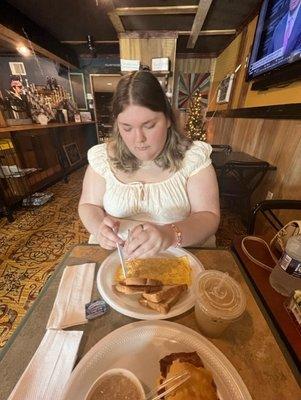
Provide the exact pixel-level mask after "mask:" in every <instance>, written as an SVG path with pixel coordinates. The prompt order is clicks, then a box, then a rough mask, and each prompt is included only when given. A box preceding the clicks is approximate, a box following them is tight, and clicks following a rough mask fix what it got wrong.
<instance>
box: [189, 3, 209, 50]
mask: <svg viewBox="0 0 301 400" xmlns="http://www.w3.org/2000/svg"><path fill="white" fill-rule="evenodd" d="M211 3H212V0H200V2H199V6H198V10H197V13H196V15H195V17H194V21H193V25H192V28H191V34H190V36H189V39H188V42H187V48H188V49H193V48H194V46H195V43H196V41H197V39H198V37H199V33H200V31H201V29H202V26H203V24H204V21H205V19H206V16H207V13H208V11H209V8H210V6H211Z"/></svg>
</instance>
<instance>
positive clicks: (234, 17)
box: [7, 0, 261, 57]
mask: <svg viewBox="0 0 301 400" xmlns="http://www.w3.org/2000/svg"><path fill="white" fill-rule="evenodd" d="M7 3H9V4H10V5H12V6H14V7H15V8H17V9H18V10H20V11H21V12H22V13H23V14H25V15H26V16H27V17H28V18H30V19H31V20H32V21H34V22H35V23H36V24H38V25H39V26H40V27H42V28H43V29H45V30H46V31H48V33H50V34H51V35H52V36H53V37H55V38H56V39H58V40H59V41H61V42H69V45H71V46H72V48H73V49H74V50H75V51H76V52H77V53H78V54H82V53H87V46H86V43H85V42H86V37H87V35H93V37H94V40H95V41H96V42H100V43H96V46H97V51H98V53H99V54H101V53H107V54H108V53H118V52H119V47H118V32H116V29H115V27H114V26H113V24H112V22H111V20H110V18H109V16H108V11H112V10H113V12H114V11H115V9H116V8H117V9H120V8H124V7H143V8H144V7H168V6H198V4H199V1H198V0H179V1H167V0H157V1H148V0H144V1H141V0H114V1H113V0H52V1H49V0H39V1H37V0H7ZM260 3H261V0H213V2H212V4H211V7H210V9H209V11H208V14H207V16H206V19H205V21H204V24H203V27H202V31H204V30H205V31H207V30H225V29H227V30H228V29H234V30H236V31H238V32H239V31H240V30H241V28H242V26H243V25H244V24H246V23H247V21H248V20H249V19H250V18H251V17H252V16H254V15H255V14H254V13H255V11H256V10H257V9H258V7H259V4H260ZM117 11H118V10H117ZM159 11H160V10H159ZM117 14H118V12H117ZM195 15H196V14H195V12H192V13H190V14H166V15H162V14H161V15H160V14H157V15H126V16H123V15H120V16H119V18H120V21H121V23H122V25H123V28H124V30H125V31H139V30H140V31H141V30H144V31H148V30H152V31H154V30H170V31H188V32H189V31H191V29H192V26H193V21H194V18H195ZM234 37H235V34H230V35H229V34H224V35H220V34H219V35H210V36H203V35H202V36H201V35H200V36H199V37H198V39H197V41H196V44H195V46H194V48H193V49H188V48H187V41H188V39H189V35H188V34H187V33H186V35H185V34H183V33H182V34H181V33H180V35H179V38H178V45H177V53H195V54H196V55H199V56H203V57H205V56H206V55H207V56H211V57H212V56H216V55H217V54H219V53H220V52H221V51H223V50H224V49H225V48H226V47H227V46H228V44H229V43H230V42H231V41H232V40H233V39H234ZM105 41H115V43H114V42H113V43H105ZM70 42H73V43H70ZM74 42H77V43H74ZM80 42H81V43H80Z"/></svg>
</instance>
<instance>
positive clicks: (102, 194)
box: [79, 71, 220, 258]
mask: <svg viewBox="0 0 301 400" xmlns="http://www.w3.org/2000/svg"><path fill="white" fill-rule="evenodd" d="M113 118H114V128H113V135H112V136H113V137H112V139H111V140H110V141H108V142H107V143H104V144H98V145H96V146H94V147H92V148H91V149H90V150H89V151H88V160H89V166H88V168H87V171H86V174H85V177H84V182H83V190H82V195H81V199H80V202H79V215H80V218H81V220H82V221H83V223H84V225H85V227H86V228H87V230H88V231H89V232H90V233H91V236H90V240H89V243H99V244H100V246H101V247H103V248H105V249H109V250H112V249H114V248H116V242H119V243H120V244H123V245H124V252H125V255H126V257H127V258H138V257H150V256H153V255H155V254H157V253H159V252H160V251H163V250H166V249H167V248H169V247H170V246H191V245H204V244H206V245H207V246H208V245H211V246H212V245H214V244H215V237H214V234H215V232H216V230H217V228H218V225H219V219H220V215H219V196H218V186H217V182H216V176H215V172H214V169H213V167H212V165H211V159H210V154H211V146H210V145H209V144H207V143H203V142H193V143H192V142H191V141H190V140H189V139H188V138H187V137H185V136H183V135H181V134H179V133H178V132H177V130H176V126H175V118H174V114H173V111H172V108H171V106H170V103H169V101H168V99H167V97H166V96H165V94H164V92H163V90H162V88H161V86H160V84H159V82H158V80H157V78H156V77H155V76H154V75H153V74H152V73H151V72H146V71H138V72H135V73H132V74H129V75H126V76H124V77H123V78H121V80H120V81H119V83H118V86H117V89H116V92H115V94H114V98H113ZM128 234H129V237H130V238H127V237H128Z"/></svg>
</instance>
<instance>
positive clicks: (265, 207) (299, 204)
mask: <svg viewBox="0 0 301 400" xmlns="http://www.w3.org/2000/svg"><path fill="white" fill-rule="evenodd" d="M274 210H279V211H283V210H295V211H297V210H299V211H301V200H291V199H281V200H279V199H278V200H264V201H261V202H260V203H258V204H256V206H255V207H254V208H253V210H252V211H251V215H250V217H249V225H248V234H251V235H253V234H254V229H255V222H256V217H257V215H258V214H261V215H263V216H264V217H265V219H266V220H267V221H268V222H269V224H270V226H271V227H272V228H273V229H274V230H275V231H279V230H280V229H282V228H283V226H284V224H285V223H284V222H283V221H281V220H280V219H279V216H278V215H276V214H275V213H274ZM299 215H300V213H299Z"/></svg>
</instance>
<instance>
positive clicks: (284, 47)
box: [248, 0, 301, 79]
mask: <svg viewBox="0 0 301 400" xmlns="http://www.w3.org/2000/svg"><path fill="white" fill-rule="evenodd" d="M298 60H301V0H264V2H263V4H262V7H261V11H260V14H259V18H258V23H257V28H256V32H255V38H254V43H253V48H252V53H251V57H250V60H249V67H248V79H253V78H256V77H257V76H260V75H263V74H266V73H267V72H268V71H271V70H274V69H279V68H282V67H284V66H287V65H289V64H292V63H295V62H296V61H298Z"/></svg>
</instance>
